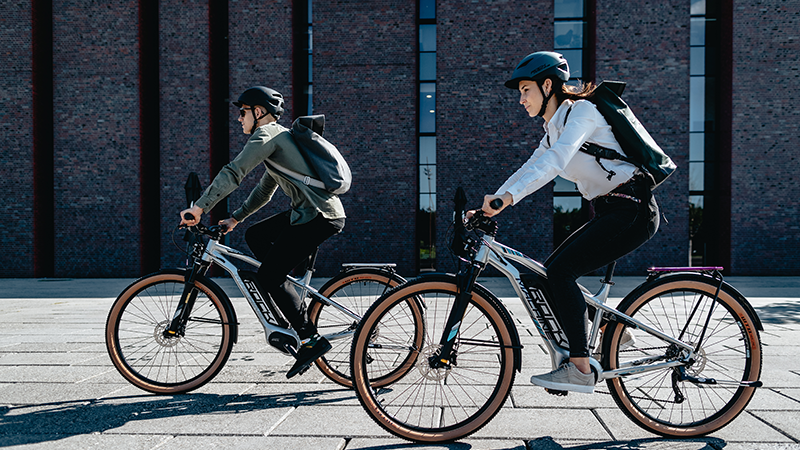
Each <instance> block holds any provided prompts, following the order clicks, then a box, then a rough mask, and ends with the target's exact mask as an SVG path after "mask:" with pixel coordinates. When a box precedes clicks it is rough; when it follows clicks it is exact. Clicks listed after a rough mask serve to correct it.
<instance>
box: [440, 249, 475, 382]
mask: <svg viewBox="0 0 800 450" xmlns="http://www.w3.org/2000/svg"><path fill="white" fill-rule="evenodd" d="M482 269H483V267H481V265H480V264H478V263H472V264H470V266H469V269H468V270H467V272H466V273H459V274H458V275H457V278H456V280H457V287H458V296H457V297H456V301H455V302H454V303H453V309H452V310H451V311H450V316H449V317H448V318H447V324H446V325H445V328H444V330H443V332H442V337H441V339H440V340H439V351H438V352H436V353H435V354H434V355H433V356H431V357H430V358H429V361H428V362H429V363H430V365H431V367H432V368H435V369H436V368H449V367H450V366H451V365H452V364H455V362H456V357H457V355H456V352H455V349H454V346H455V341H456V336H458V331H459V329H460V327H461V321H462V320H463V318H464V313H465V312H466V310H467V305H468V304H469V299H470V296H471V295H472V288H473V287H474V286H475V281H476V280H477V279H478V274H480V273H481V270H482Z"/></svg>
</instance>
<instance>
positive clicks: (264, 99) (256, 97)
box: [233, 86, 283, 119]
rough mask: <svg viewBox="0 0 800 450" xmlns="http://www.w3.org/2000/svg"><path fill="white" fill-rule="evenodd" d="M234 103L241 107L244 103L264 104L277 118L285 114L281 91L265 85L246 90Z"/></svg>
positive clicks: (252, 104)
mask: <svg viewBox="0 0 800 450" xmlns="http://www.w3.org/2000/svg"><path fill="white" fill-rule="evenodd" d="M233 104H234V105H236V106H238V107H239V108H241V107H242V105H250V106H263V107H264V108H266V109H267V112H269V113H270V114H272V115H273V116H275V118H276V119H277V118H280V116H281V114H283V96H282V95H281V93H280V92H278V91H276V90H274V89H270V88H268V87H264V86H253V87H251V88H249V89H247V90H245V91H244V92H242V95H240V96H239V99H238V100H236V101H235V102H233Z"/></svg>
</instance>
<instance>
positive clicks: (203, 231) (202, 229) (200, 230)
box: [181, 213, 228, 241]
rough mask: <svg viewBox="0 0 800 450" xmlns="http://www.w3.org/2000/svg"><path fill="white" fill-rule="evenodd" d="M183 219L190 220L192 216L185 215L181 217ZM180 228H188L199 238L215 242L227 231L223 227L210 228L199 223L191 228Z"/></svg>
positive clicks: (185, 226) (226, 228)
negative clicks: (207, 238)
mask: <svg viewBox="0 0 800 450" xmlns="http://www.w3.org/2000/svg"><path fill="white" fill-rule="evenodd" d="M183 218H184V219H186V220H192V219H194V216H192V215H191V214H189V213H186V214H184V215H183ZM181 228H188V229H189V231H191V232H192V233H194V234H199V235H201V236H208V237H210V238H211V239H213V240H215V241H216V240H219V239H220V238H221V237H222V236H223V235H224V234H225V232H226V231H228V227H226V226H225V225H212V226H210V227H207V226H205V225H203V224H202V223H199V222H198V223H197V225H193V226H187V225H182V226H181Z"/></svg>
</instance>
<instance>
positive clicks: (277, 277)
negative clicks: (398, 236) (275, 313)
mask: <svg viewBox="0 0 800 450" xmlns="http://www.w3.org/2000/svg"><path fill="white" fill-rule="evenodd" d="M290 217H291V211H286V212H284V213H280V214H276V215H274V216H272V217H270V218H268V219H264V220H262V221H261V222H258V223H256V224H255V225H253V226H251V227H250V228H248V229H247V231H246V232H245V240H246V241H247V245H248V246H249V247H250V250H252V251H253V254H254V255H255V257H256V259H258V260H259V261H260V262H261V267H259V269H258V282H259V284H260V285H261V287H262V288H263V289H264V290H266V291H267V292H266V293H268V294H269V295H270V296H271V297H272V299H273V300H274V301H275V304H276V305H277V306H278V308H280V309H281V312H282V313H283V315H284V316H286V319H287V320H288V321H289V323H290V324H291V325H292V328H294V329H295V331H297V334H298V335H299V336H300V338H301V339H305V338H307V337H310V336H313V335H314V333H316V332H317V330H316V327H315V326H314V324H312V323H311V322H310V321H309V320H308V312H307V310H306V304H305V302H304V299H302V298H300V295H298V293H297V290H296V289H295V287H294V285H293V284H292V283H291V282H289V281H287V280H286V275H288V274H289V273H290V272H291V271H292V269H294V268H295V267H297V266H298V265H300V264H302V263H304V262H306V261H307V260H308V258H309V257H310V256H311V254H312V253H314V251H315V250H316V249H317V247H319V245H320V244H322V243H323V242H325V240H326V239H328V238H329V237H331V236H333V235H335V234H337V233H339V232H341V231H342V229H343V228H344V222H345V220H344V219H325V218H324V217H322V215H321V214H318V215H317V217H315V218H314V219H312V220H311V221H310V222H307V223H304V224H300V225H292V224H291V223H290V221H289V219H290Z"/></svg>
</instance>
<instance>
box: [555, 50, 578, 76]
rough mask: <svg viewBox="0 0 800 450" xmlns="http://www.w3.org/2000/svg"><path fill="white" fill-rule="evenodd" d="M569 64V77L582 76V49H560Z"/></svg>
mask: <svg viewBox="0 0 800 450" xmlns="http://www.w3.org/2000/svg"><path fill="white" fill-rule="evenodd" d="M560 53H561V54H562V55H564V58H565V59H566V60H567V64H569V72H570V74H569V77H570V78H583V70H582V68H583V50H561V51H560Z"/></svg>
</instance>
